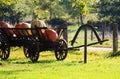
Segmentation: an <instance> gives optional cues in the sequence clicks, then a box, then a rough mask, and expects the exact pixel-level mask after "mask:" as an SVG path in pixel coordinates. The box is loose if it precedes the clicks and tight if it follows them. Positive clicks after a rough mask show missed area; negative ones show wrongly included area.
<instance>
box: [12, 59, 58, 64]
mask: <svg viewBox="0 0 120 79" xmlns="http://www.w3.org/2000/svg"><path fill="white" fill-rule="evenodd" d="M54 62H56V60H39V61H37V62H34V63H33V62H31V61H15V62H14V61H13V62H11V63H13V64H39V63H40V64H49V63H54Z"/></svg>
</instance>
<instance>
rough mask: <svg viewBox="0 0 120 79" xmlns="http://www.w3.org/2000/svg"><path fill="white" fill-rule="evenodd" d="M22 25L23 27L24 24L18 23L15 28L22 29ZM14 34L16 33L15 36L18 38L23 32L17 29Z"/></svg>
mask: <svg viewBox="0 0 120 79" xmlns="http://www.w3.org/2000/svg"><path fill="white" fill-rule="evenodd" d="M21 25H22V23H18V24H16V25H15V28H21ZM14 33H15V35H17V36H19V35H22V32H21V30H18V29H15V30H14Z"/></svg>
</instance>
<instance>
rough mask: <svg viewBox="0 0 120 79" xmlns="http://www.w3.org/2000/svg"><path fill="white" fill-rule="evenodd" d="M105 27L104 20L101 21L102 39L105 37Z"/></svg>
mask: <svg viewBox="0 0 120 79" xmlns="http://www.w3.org/2000/svg"><path fill="white" fill-rule="evenodd" d="M105 29H106V22H103V24H102V40H104V39H105Z"/></svg>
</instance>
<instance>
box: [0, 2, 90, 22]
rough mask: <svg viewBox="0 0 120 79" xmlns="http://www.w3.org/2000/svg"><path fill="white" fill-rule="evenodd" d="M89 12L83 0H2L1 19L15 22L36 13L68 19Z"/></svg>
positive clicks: (41, 16)
mask: <svg viewBox="0 0 120 79" xmlns="http://www.w3.org/2000/svg"><path fill="white" fill-rule="evenodd" d="M87 13H88V7H87V4H86V2H85V1H83V0H0V20H5V21H9V22H11V23H13V24H14V23H18V22H19V21H23V20H25V18H26V17H34V16H36V15H37V16H38V17H39V18H41V19H52V18H65V19H66V18H71V17H72V18H73V17H74V18H75V17H78V16H79V14H82V15H86V14H87Z"/></svg>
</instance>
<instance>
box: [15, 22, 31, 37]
mask: <svg viewBox="0 0 120 79" xmlns="http://www.w3.org/2000/svg"><path fill="white" fill-rule="evenodd" d="M15 28H30V25H29V24H28V23H18V24H16V25H15ZM15 34H16V35H18V36H19V35H31V34H32V33H31V30H15Z"/></svg>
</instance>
